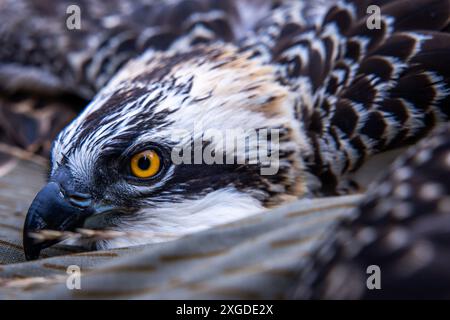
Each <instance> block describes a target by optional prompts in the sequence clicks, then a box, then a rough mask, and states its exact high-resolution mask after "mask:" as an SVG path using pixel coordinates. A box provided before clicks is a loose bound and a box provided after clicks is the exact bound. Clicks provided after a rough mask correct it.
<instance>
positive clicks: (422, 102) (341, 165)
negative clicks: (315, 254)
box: [251, 0, 450, 194]
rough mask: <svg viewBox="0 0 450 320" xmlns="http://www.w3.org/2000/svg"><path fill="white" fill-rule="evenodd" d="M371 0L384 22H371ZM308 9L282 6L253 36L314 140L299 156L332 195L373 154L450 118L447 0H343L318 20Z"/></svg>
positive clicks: (449, 11) (402, 143)
mask: <svg viewBox="0 0 450 320" xmlns="http://www.w3.org/2000/svg"><path fill="white" fill-rule="evenodd" d="M372 4H375V5H378V6H380V8H381V11H380V12H381V21H380V28H379V29H372V30H371V29H369V28H368V27H367V17H368V16H367V14H366V9H367V7H368V6H369V5H372ZM304 12H305V6H304V5H302V4H301V3H300V4H299V3H297V4H287V5H285V6H282V7H280V8H279V9H277V10H275V13H274V15H273V17H272V21H271V22H270V20H269V22H268V24H269V26H265V28H263V31H261V32H262V33H263V34H262V35H260V38H259V40H252V41H251V42H252V45H253V46H254V47H256V48H257V50H255V55H256V56H258V55H265V57H266V58H265V60H266V61H268V63H271V64H275V65H277V66H278V68H279V79H280V82H282V83H285V84H287V85H288V86H289V87H290V88H291V90H292V91H294V92H296V93H297V94H298V95H297V98H298V99H297V103H296V106H295V108H296V114H297V118H298V120H299V121H300V122H301V124H302V126H303V128H304V130H305V131H306V133H307V134H308V136H309V138H310V143H311V145H313V149H314V152H313V154H308V152H303V157H304V160H305V162H306V164H307V165H308V168H309V170H310V171H311V172H312V173H313V174H314V175H315V176H316V177H318V180H319V181H320V184H321V187H320V188H319V190H318V191H319V192H320V193H322V194H335V193H339V190H340V184H342V182H345V181H346V179H345V178H346V176H349V173H351V172H354V171H356V170H357V169H359V168H360V167H361V165H362V164H363V163H364V162H365V161H366V160H367V159H368V158H369V157H370V156H372V155H374V154H377V153H379V152H381V151H387V150H391V149H396V148H399V147H403V146H406V145H409V144H412V143H414V142H416V141H417V140H418V139H420V138H422V137H424V136H425V135H426V134H427V133H428V132H429V131H430V130H431V129H432V128H433V127H434V126H435V125H436V124H437V123H439V122H443V121H446V120H448V117H449V115H450V109H449V108H450V70H449V68H448V66H449V65H450V64H449V63H450V61H449V59H450V54H449V53H450V35H449V34H448V25H449V17H450V2H449V1H448V0H444V1H439V0H418V1H350V2H339V3H336V4H335V5H333V6H332V7H331V8H330V9H329V10H328V11H325V12H324V13H323V19H320V18H317V17H316V19H315V20H314V21H311V20H310V19H309V20H308V19H307V18H306V17H305V14H304ZM258 41H259V43H258ZM258 44H259V46H258ZM261 48H263V49H261Z"/></svg>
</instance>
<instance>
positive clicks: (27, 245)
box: [23, 232, 42, 261]
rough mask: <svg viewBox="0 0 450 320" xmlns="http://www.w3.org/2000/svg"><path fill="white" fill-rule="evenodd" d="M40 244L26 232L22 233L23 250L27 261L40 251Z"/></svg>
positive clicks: (34, 257)
mask: <svg viewBox="0 0 450 320" xmlns="http://www.w3.org/2000/svg"><path fill="white" fill-rule="evenodd" d="M41 249H42V247H41V245H40V244H39V243H36V240H35V239H33V238H31V237H30V236H29V235H28V234H27V233H26V232H24V235H23V251H24V253H25V259H26V260H27V261H30V260H36V259H38V258H39V255H40V253H41Z"/></svg>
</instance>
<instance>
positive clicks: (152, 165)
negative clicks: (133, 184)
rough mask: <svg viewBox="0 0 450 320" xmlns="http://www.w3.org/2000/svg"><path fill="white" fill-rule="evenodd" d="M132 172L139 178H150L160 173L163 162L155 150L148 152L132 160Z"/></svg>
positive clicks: (136, 155) (143, 152)
mask: <svg viewBox="0 0 450 320" xmlns="http://www.w3.org/2000/svg"><path fill="white" fill-rule="evenodd" d="M130 166H131V172H132V173H133V175H134V176H135V177H138V178H150V177H153V176H154V175H155V174H157V173H158V172H159V168H160V167H161V160H160V159H159V156H158V154H157V153H156V152H155V151H153V150H146V151H142V152H139V153H137V154H135V155H134V156H133V157H132V158H131V163H130Z"/></svg>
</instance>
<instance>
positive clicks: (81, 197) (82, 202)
mask: <svg viewBox="0 0 450 320" xmlns="http://www.w3.org/2000/svg"><path fill="white" fill-rule="evenodd" d="M68 199H69V202H70V204H72V205H73V206H75V207H79V208H87V207H89V206H90V205H91V203H92V198H91V196H90V195H88V194H85V193H74V194H71V195H68Z"/></svg>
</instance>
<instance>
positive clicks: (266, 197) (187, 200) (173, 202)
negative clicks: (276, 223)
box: [8, 0, 450, 259]
mask: <svg viewBox="0 0 450 320" xmlns="http://www.w3.org/2000/svg"><path fill="white" fill-rule="evenodd" d="M371 5H375V6H376V7H375V8H378V9H379V12H378V13H379V15H378V16H374V17H371V18H373V19H375V20H373V22H374V23H373V24H371V23H369V20H368V17H369V16H368V15H367V8H368V7H369V6H371ZM59 6H60V5H58V7H59ZM133 6H135V8H140V9H139V10H134V11H133V12H131V13H130V10H129V9H127V8H126V6H123V7H120V8H119V6H118V5H117V6H116V7H114V10H116V11H118V12H116V11H114V10H113V12H114V13H115V14H114V15H113V14H111V12H109V13H110V15H108V16H102V18H101V19H97V18H98V17H93V15H94V13H90V12H89V10H88V8H86V10H84V9H83V8H82V10H81V11H82V12H86V14H87V15H89V18H88V19H90V20H88V21H87V22H86V23H85V24H87V25H88V31H87V32H86V31H84V33H87V34H83V29H82V30H81V31H80V32H81V35H80V34H75V35H74V36H73V37H74V39H72V38H70V37H69V36H68V35H67V34H66V33H68V31H65V34H64V36H61V37H60V38H59V39H56V37H55V39H53V38H52V37H51V36H49V37H46V38H45V40H46V41H44V40H43V39H37V40H41V41H42V44H41V45H42V46H44V45H49V43H51V45H52V49H53V50H54V52H55V53H54V54H59V55H60V56H61V61H62V62H61V63H60V64H63V67H61V65H59V66H55V65H53V64H51V63H48V64H47V65H46V66H45V67H44V68H43V69H44V74H43V75H42V76H41V80H42V81H41V83H42V82H44V83H45V84H46V85H49V86H50V87H52V88H55V87H57V88H63V89H71V90H72V91H76V92H77V93H78V94H80V95H84V96H85V97H89V98H90V97H91V96H92V95H93V94H94V93H95V96H93V98H92V100H91V102H90V103H89V105H88V106H87V107H86V108H85V110H84V111H83V112H82V113H81V114H80V115H79V116H78V117H77V118H76V119H75V120H74V121H73V122H72V123H71V124H70V125H68V126H67V127H66V128H65V129H64V130H63V131H62V132H61V133H60V134H59V136H58V137H57V138H56V140H55V141H54V143H53V147H52V152H51V170H50V175H49V179H48V184H47V185H46V186H44V187H43V189H42V190H41V191H40V192H39V193H38V195H37V196H36V198H35V199H34V201H33V203H32V204H31V206H30V209H29V211H28V215H27V218H26V221H25V225H24V249H25V253H26V257H27V259H35V258H37V257H38V256H39V252H40V250H41V249H43V248H45V247H48V246H49V245H52V244H54V243H55V241H47V242H38V241H36V239H35V238H33V237H32V236H31V233H32V232H38V231H40V230H45V229H50V230H59V231H66V230H75V229H77V228H88V229H97V230H120V231H142V232H145V233H147V234H149V235H151V236H150V237H142V238H118V239H114V240H98V241H89V242H78V243H77V244H81V245H84V246H86V247H88V248H91V249H104V248H112V247H120V246H128V245H132V244H139V243H148V242H159V241H165V240H166V239H167V235H170V236H172V237H180V236H183V235H186V234H189V233H192V232H196V231H199V230H203V229H205V228H209V227H212V226H215V225H218V224H223V223H227V222H230V221H233V220H236V219H239V218H243V217H246V216H249V215H252V214H255V213H258V212H261V211H263V210H265V209H266V208H270V207H274V206H278V205H281V204H283V203H286V202H288V201H291V200H292V199H296V198H299V197H311V196H324V195H334V194H342V193H346V192H351V191H352V190H354V189H355V188H358V186H364V185H365V183H366V182H367V181H370V180H371V179H372V177H373V174H374V173H377V171H379V170H380V169H381V168H382V167H383V166H384V165H385V164H386V162H385V160H386V158H388V156H386V157H382V158H378V159H377V158H376V159H377V160H376V161H375V162H372V163H370V159H372V157H373V156H376V155H378V154H381V155H383V154H386V153H385V152H386V151H389V150H396V149H398V148H401V147H404V146H407V145H410V144H412V143H414V142H416V141H417V140H418V139H420V138H422V137H424V136H425V135H426V134H427V133H428V132H429V131H430V130H431V129H432V128H433V127H434V126H435V125H437V124H438V123H439V122H443V121H446V120H447V119H448V116H449V115H450V109H449V105H450V104H449V103H450V89H449V88H450V86H449V85H450V82H449V81H450V78H449V77H450V69H449V67H448V66H449V65H450V36H449V35H448V30H449V16H450V2H449V1H448V0H417V1H409V0H408V1H405V0H393V1H386V0H374V1H351V0H350V1H328V2H315V1H299V2H296V1H265V2H263V3H260V2H258V3H256V2H253V1H243V2H241V1H221V2H220V4H218V3H216V2H215V1H212V0H211V1H193V2H190V1H175V2H173V3H169V4H167V5H162V4H159V3H151V4H149V5H143V4H141V3H139V5H138V4H136V5H135V4H134V3H133ZM141 6H143V7H141ZM256 7H258V10H257V11H252V10H255V8H256ZM142 8H147V10H143V9H142ZM141 9H142V10H141ZM102 10H106V11H107V9H105V8H103V7H101V8H98V11H96V13H95V14H104V12H103V11H102ZM98 12H100V13H98ZM150 12H151V13H150ZM252 12H254V13H252ZM145 13H147V14H148V16H147V18H148V20H145V19H143V15H144V14H145ZM134 15H136V16H134ZM132 17H136V19H134V20H133V18H132ZM161 17H167V19H168V20H170V19H169V17H170V18H171V19H172V20H170V21H163V20H164V19H161ZM94 18H95V19H94ZM177 19H180V23H176V22H175V21H176V20H177ZM133 22H135V23H133ZM89 28H91V29H89ZM100 29H102V30H103V29H106V30H108V32H109V33H106V36H105V34H104V33H102V34H101V35H102V36H103V38H102V37H101V36H99V35H97V34H96V32H97V31H98V30H100ZM98 32H99V33H100V31H98ZM105 32H106V31H105ZM82 36H84V37H82ZM49 39H50V40H49ZM37 40H36V41H37ZM52 41H53V42H52ZM37 42H39V41H37ZM83 46H85V47H83ZM8 57H9V59H10V60H14V59H16V60H17V59H21V58H20V57H12V56H11V55H10V56H8ZM30 77H31V76H30ZM37 78H39V77H37ZM61 79H62V80H61ZM233 130H234V131H233ZM231 131H233V132H235V135H234V136H233V140H234V141H235V142H237V143H229V139H228V137H227V136H226V135H222V134H212V133H211V132H215V133H218V132H219V133H223V132H231ZM261 132H263V133H264V134H261V135H259V133H261ZM180 133H182V134H180ZM255 133H256V135H255ZM268 133H270V134H268ZM272 133H275V135H271V134H272ZM255 137H256V138H255ZM261 137H262V138H261ZM260 138H261V139H260ZM239 142H241V143H243V144H244V147H243V148H237V147H236V146H237V144H239ZM198 148H200V149H201V150H200V151H201V152H200V154H202V155H205V154H209V155H211V156H212V157H213V158H214V161H206V159H202V161H200V162H199V163H198V162H197V161H189V160H192V158H193V157H194V154H195V152H196V150H197V149H198ZM207 148H209V149H208V150H209V152H205V150H206V149H207ZM262 149H264V150H265V151H267V155H268V157H266V158H267V159H265V160H269V162H267V161H263V160H264V159H262V158H263V157H261V150H262ZM197 151H198V150H197ZM174 154H176V155H178V156H180V157H182V158H183V159H187V161H182V162H180V163H175V162H174ZM274 155H275V157H273V156H274ZM228 159H231V160H232V161H225V160H228ZM368 164H370V165H368ZM377 164H378V165H377ZM268 167H271V168H275V169H274V170H272V171H271V173H270V174H263V173H262V172H263V169H264V168H268ZM358 183H359V185H358Z"/></svg>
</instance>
